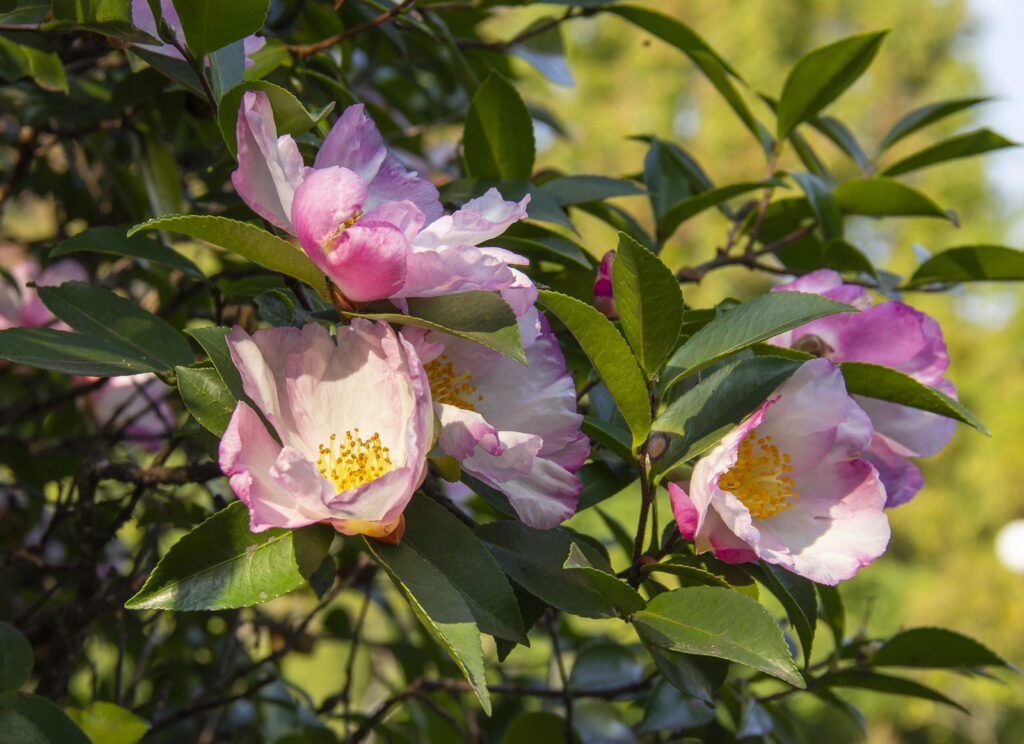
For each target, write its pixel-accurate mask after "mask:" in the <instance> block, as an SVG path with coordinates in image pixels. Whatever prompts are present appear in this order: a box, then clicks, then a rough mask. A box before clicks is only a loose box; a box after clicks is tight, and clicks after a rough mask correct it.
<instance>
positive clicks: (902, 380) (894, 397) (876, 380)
mask: <svg viewBox="0 0 1024 744" xmlns="http://www.w3.org/2000/svg"><path fill="white" fill-rule="evenodd" d="M839 369H841V370H842V372H843V378H844V379H845V381H846V391H847V392H848V393H849V394H850V395H865V396H867V397H869V398H878V399H880V400H887V401H889V402H891V403H900V404H901V405H905V406H911V407H913V408H920V409H921V410H924V411H930V412H931V413H937V414H939V415H940V416H945V417H947V418H951V419H956V420H957V421H962V422H963V423H965V424H968V425H970V426H973V427H974V428H975V429H977V430H978V431H980V432H982V433H983V434H986V435H991V432H990V431H989V430H988V427H987V426H985V424H983V423H982V422H981V421H980V420H978V417H977V416H975V415H974V414H973V413H971V412H970V411H969V410H967V408H966V406H964V405H963V403H960V402H959V401H957V400H954V399H953V398H950V397H949V396H948V395H946V394H945V393H943V392H941V391H939V390H936V389H935V388H931V387H928V386H927V385H925V384H923V383H920V382H918V381H917V380H915V379H914V378H913V377H911V376H910V375H907V374H904V373H903V372H900V371H898V370H895V369H892V368H891V367H884V366H882V365H881V364H869V363H867V362H842V363H841V364H840V365H839Z"/></svg>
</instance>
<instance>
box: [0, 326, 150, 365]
mask: <svg viewBox="0 0 1024 744" xmlns="http://www.w3.org/2000/svg"><path fill="white" fill-rule="evenodd" d="M0 359H6V360H7V361H9V362H14V363H15V364H27V365H28V366H30V367H39V368H41V369H50V370H53V371H55V372H64V373H65V374H69V375H91V376H96V377H116V376H118V375H137V374H139V373H141V372H165V371H167V367H166V366H164V365H163V364H162V363H157V364H155V365H154V364H153V363H151V360H149V359H147V358H145V357H142V356H140V355H138V354H136V353H135V351H134V350H133V349H130V348H126V347H124V346H121V345H120V344H113V343H110V342H108V341H106V340H104V339H97V338H92V337H91V336H85V335H83V334H81V333H69V332H67V331H56V330H54V329H53V328H9V329H7V330H6V331H0Z"/></svg>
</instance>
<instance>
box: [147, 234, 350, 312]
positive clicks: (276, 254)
mask: <svg viewBox="0 0 1024 744" xmlns="http://www.w3.org/2000/svg"><path fill="white" fill-rule="evenodd" d="M140 230H172V231H174V232H179V233H182V234H183V235H188V236H189V237H191V238H198V239H199V240H205V241H206V242H208V243H213V244H214V245H219V246H220V247H222V248H226V249H227V250H229V251H234V252H235V253H237V254H238V255H240V256H244V257H245V258H248V259H249V260H250V261H253V262H255V263H258V264H260V265H261V266H266V267H267V268H268V269H273V270H274V271H280V272H281V273H282V274H287V275H288V276H293V277H295V278H296V279H299V280H301V281H304V282H305V283H306V284H308V285H309V286H311V287H312V288H313V289H315V290H316V292H317V294H319V295H320V297H321V298H323V299H324V300H326V301H327V302H330V296H329V295H328V293H327V277H325V276H324V273H323V272H322V271H320V269H319V268H318V267H317V265H316V264H315V263H313V259H311V258H310V257H309V256H307V255H306V254H305V253H304V252H303V251H302V249H301V248H298V247H297V246H295V245H293V244H292V243H289V242H288V241H287V240H284V239H283V238H279V237H277V236H276V235H274V234H273V233H269V232H267V231H266V230H263V229H260V228H258V227H256V226H254V225H250V224H249V223H247V222H239V221H238V220H232V219H228V218H227V217H216V216H211V215H187V214H182V215H169V216H166V217H157V218H156V219H152V220H149V221H148V222H143V223H142V224H139V225H136V226H135V227H133V228H132V229H131V230H129V232H128V234H129V235H134V234H135V233H137V232H139V231H140Z"/></svg>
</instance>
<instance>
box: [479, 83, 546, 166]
mask: <svg viewBox="0 0 1024 744" xmlns="http://www.w3.org/2000/svg"><path fill="white" fill-rule="evenodd" d="M462 143H463V157H464V159H465V163H466V173H467V175H469V176H470V177H485V178H515V179H520V180H524V181H528V180H529V179H530V175H531V173H532V172H533V158H534V144H533V120H532V119H531V117H530V112H529V110H528V109H527V108H526V104H524V103H523V99H522V98H521V97H520V96H519V93H518V92H517V91H516V89H515V86H513V85H512V84H511V83H510V82H508V81H507V80H506V79H505V78H503V77H502V76H501V75H499V74H498V73H496V72H492V73H491V74H490V75H488V76H487V79H486V80H484V81H483V82H482V83H481V84H480V87H479V88H477V89H476V92H475V93H474V94H473V99H472V101H470V104H469V111H468V112H467V113H466V125H465V130H464V132H463V137H462Z"/></svg>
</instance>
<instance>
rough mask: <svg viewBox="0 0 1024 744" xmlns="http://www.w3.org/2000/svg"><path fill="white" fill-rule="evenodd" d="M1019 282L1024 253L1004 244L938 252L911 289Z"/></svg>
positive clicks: (923, 266) (910, 283) (918, 273)
mask: <svg viewBox="0 0 1024 744" xmlns="http://www.w3.org/2000/svg"><path fill="white" fill-rule="evenodd" d="M1018 279H1024V251H1018V250H1016V249H1014V248H1007V247H1006V246H1002V245H963V246H959V247H957V248H949V249H948V250H945V251H942V253H937V254H935V255H934V256H932V257H931V258H929V259H928V260H927V261H925V262H924V263H923V264H921V265H920V266H918V267H917V271H915V272H914V274H913V275H912V276H911V277H910V279H908V280H907V286H908V287H917V286H920V285H922V284H931V283H932V282H977V281H1014V280H1018Z"/></svg>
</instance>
